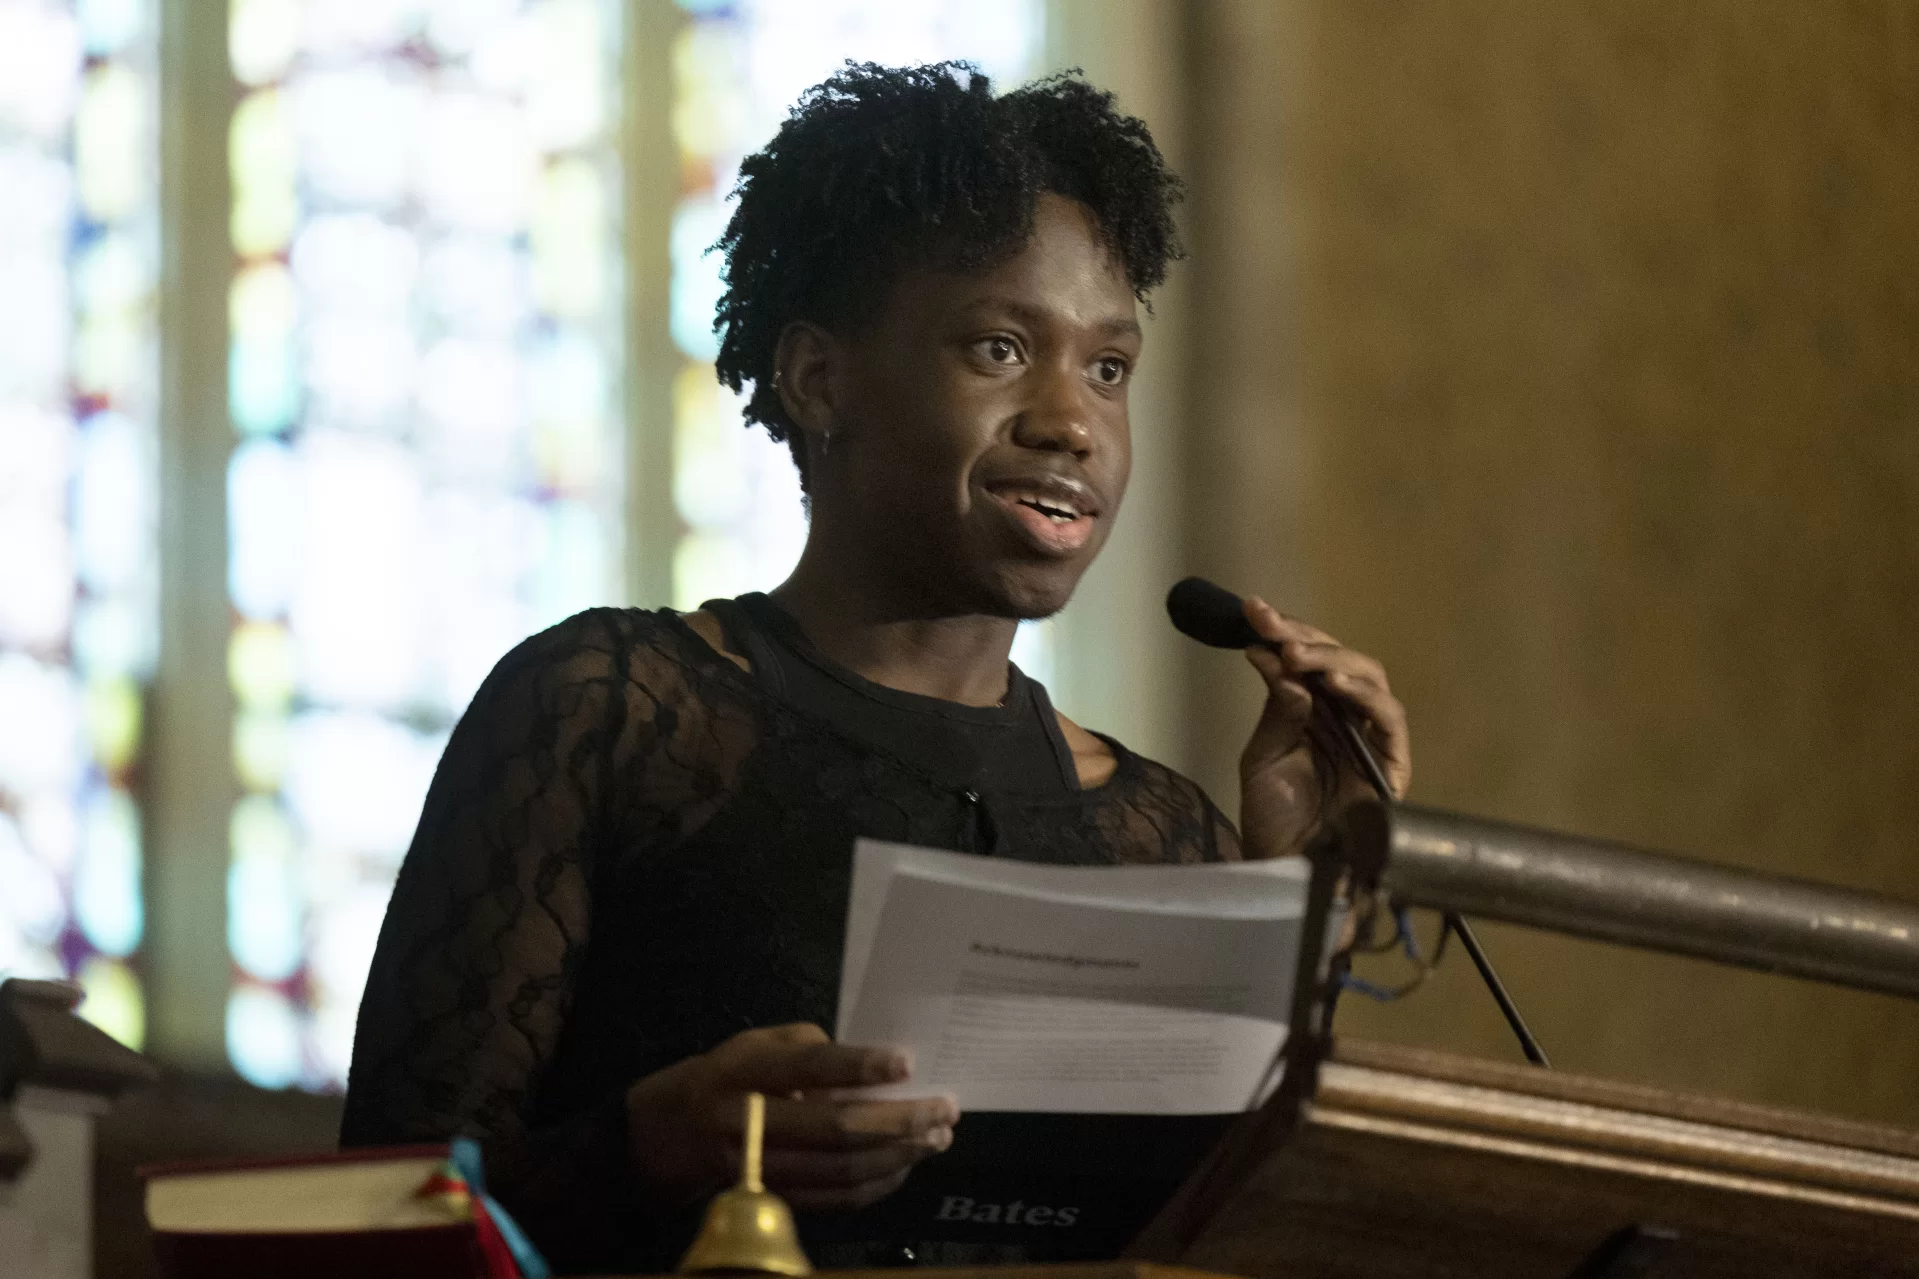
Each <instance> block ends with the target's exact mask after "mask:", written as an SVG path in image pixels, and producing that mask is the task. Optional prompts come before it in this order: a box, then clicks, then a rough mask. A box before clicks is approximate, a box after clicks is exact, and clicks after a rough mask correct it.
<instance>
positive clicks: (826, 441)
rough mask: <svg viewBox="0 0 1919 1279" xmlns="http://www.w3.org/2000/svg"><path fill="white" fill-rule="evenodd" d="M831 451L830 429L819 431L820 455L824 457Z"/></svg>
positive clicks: (831, 438)
mask: <svg viewBox="0 0 1919 1279" xmlns="http://www.w3.org/2000/svg"><path fill="white" fill-rule="evenodd" d="M832 451H833V433H832V432H831V431H822V432H820V456H821V457H825V456H826V455H827V454H828V453H831V452H832Z"/></svg>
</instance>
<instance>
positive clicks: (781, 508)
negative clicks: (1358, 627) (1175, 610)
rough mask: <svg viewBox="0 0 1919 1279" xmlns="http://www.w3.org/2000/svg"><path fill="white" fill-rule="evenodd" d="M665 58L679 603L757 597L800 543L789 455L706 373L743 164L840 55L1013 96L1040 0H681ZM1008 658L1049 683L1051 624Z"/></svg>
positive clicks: (1025, 630)
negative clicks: (979, 77) (966, 64)
mask: <svg viewBox="0 0 1919 1279" xmlns="http://www.w3.org/2000/svg"><path fill="white" fill-rule="evenodd" d="M681 8H682V9H684V10H685V11H686V18H687V20H686V22H685V23H684V24H683V26H682V27H681V29H680V32H679V35H678V37H677V43H676V44H675V47H674V50H673V77H674V105H673V132H674V137H675V140H676V142H677V144H678V150H679V157H680V175H679V176H680V200H679V205H678V208H677V210H676V212H675V214H674V219H673V229H672V244H671V250H672V261H673V289H672V332H673V340H674V343H675V344H676V345H677V346H678V348H679V351H680V355H681V357H682V364H681V367H680V371H679V374H678V376H677V378H676V380H675V382H674V386H673V459H674V461H673V466H674V476H673V495H674V503H675V505H676V507H677V508H678V511H679V516H680V520H681V523H682V526H683V532H682V535H681V537H680V542H679V546H678V548H677V549H676V551H675V553H674V560H673V595H674V604H675V606H676V607H679V608H696V607H698V606H699V604H700V602H701V601H702V600H706V599H712V598H715V597H718V596H728V595H737V594H739V593H740V592H742V591H751V590H765V589H767V588H768V587H771V586H774V585H777V584H778V583H779V582H780V581H781V580H782V579H784V578H785V576H786V575H787V573H788V572H790V571H791V570H792V567H793V565H794V564H795V563H797V562H798V560H799V554H800V547H801V546H802V544H803V543H804V542H805V540H806V519H805V516H804V514H803V513H802V510H801V507H800V489H799V479H798V477H797V475H796V474H795V472H794V470H793V463H792V460H791V458H790V456H789V455H788V453H787V451H786V446H785V445H782V444H775V443H773V442H772V441H771V440H770V439H768V438H767V436H766V434H765V432H763V431H761V430H759V429H758V428H754V429H752V430H747V429H745V428H744V427H743V426H742V423H741V418H740V405H739V402H738V400H737V398H736V397H735V396H733V395H732V394H731V393H730V392H728V391H726V390H724V389H723V388H722V387H721V386H720V385H719V383H718V381H717V380H716V379H715V377H714V374H713V360H714V357H715V356H716V355H717V354H718V349H719V348H718V341H717V339H716V338H715V336H714V333H713V327H712V326H713V305H714V303H715V302H716V301H717V300H718V298H719V295H720V290H721V284H720V262H719V258H718V255H716V254H710V253H708V252H707V251H706V250H707V248H708V246H710V245H711V244H712V243H713V242H714V241H715V240H717V239H719V237H720V232H721V231H722V230H723V229H724V228H725V225H726V219H727V217H728V214H729V211H730V206H729V205H728V203H727V195H728V193H729V192H730V191H731V190H732V188H733V184H734V182H735V181H736V180H737V178H738V175H739V164H740V160H741V158H742V157H744V156H745V155H747V154H749V153H750V152H752V151H754V150H755V149H757V148H758V147H759V146H761V145H762V144H763V143H765V142H766V141H767V139H769V138H771V137H772V136H773V132H774V130H775V129H777V128H778V127H779V123H780V121H781V120H782V119H783V118H784V117H785V114H786V112H787V110H788V108H790V107H791V106H792V105H793V103H794V101H795V100H797V99H798V97H799V95H800V94H801V93H802V92H804V91H805V90H806V89H807V88H808V87H809V86H811V85H814V84H817V83H818V82H819V81H821V80H823V79H825V78H826V77H827V76H828V75H831V74H832V73H833V72H834V71H835V70H837V69H838V68H839V67H840V66H841V65H842V64H844V63H845V62H846V61H847V60H848V59H849V58H850V59H854V60H857V61H871V62H881V63H888V64H901V63H913V62H935V61H940V60H944V59H949V58H953V59H963V60H966V61H970V62H973V63H976V64H977V65H978V66H979V67H980V69H981V70H982V71H984V72H985V73H986V74H987V75H989V76H991V77H992V79H993V81H994V84H995V85H996V86H997V87H999V88H1001V89H1004V88H1009V87H1011V86H1013V85H1016V84H1018V83H1019V82H1020V81H1022V80H1024V79H1026V78H1028V77H1029V76H1031V75H1032V74H1034V72H1035V71H1036V70H1037V68H1038V65H1039V60H1040V56H1041V52H1042V47H1041V42H1042V37H1043V34H1044V30H1043V27H1044V15H1045V5H1044V3H1043V0H735V2H730V3H729V2H719V3H711V2H701V0H682V3H681ZM1014 657H1015V660H1017V661H1018V662H1019V663H1020V665H1021V666H1022V667H1023V668H1024V669H1026V670H1028V671H1029V672H1031V673H1032V674H1034V675H1036V676H1037V677H1039V678H1040V679H1042V680H1044V679H1045V678H1047V676H1048V675H1049V674H1050V665H1051V663H1050V627H1047V626H1044V625H1041V626H1033V625H1028V626H1025V627H1022V628H1021V635H1020V642H1019V644H1018V646H1017V647H1016V648H1015V652H1014Z"/></svg>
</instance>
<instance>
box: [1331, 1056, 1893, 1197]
mask: <svg viewBox="0 0 1919 1279" xmlns="http://www.w3.org/2000/svg"><path fill="white" fill-rule="evenodd" d="M1308 1122H1310V1123H1312V1124H1314V1125H1317V1126H1320V1127H1326V1128H1340V1129H1344V1130H1347V1131H1354V1132H1372V1133H1376V1134H1380V1135H1384V1136H1394V1137H1399V1138H1403V1139H1406V1140H1411V1141H1420V1142H1425V1143H1429V1144H1437V1145H1446V1146H1452V1147H1457V1148H1461V1149H1478V1150H1485V1151H1490V1152H1497V1153H1501V1154H1507V1155H1511V1156H1515V1157H1519V1158H1526V1159H1535V1160H1544V1161H1548V1162H1555V1163H1561V1164H1570V1165H1579V1166H1584V1167H1589V1168H1604V1169H1609V1170H1612V1171H1618V1172H1625V1173H1630V1174H1633V1175H1636V1176H1641V1177H1649V1178H1655V1179H1665V1180H1669V1181H1683V1182H1690V1183H1693V1184H1698V1185H1711V1186H1717V1187H1719V1188H1722V1189H1727V1190H1736V1191H1740V1192H1743V1193H1747V1194H1753V1195H1761V1196H1774V1197H1783V1198H1788V1199H1795V1200H1799V1201H1801V1202H1806V1203H1820V1204H1825V1205H1827V1206H1829V1207H1834V1208H1841V1209H1845V1210H1849V1211H1854V1212H1867V1213H1877V1214H1883V1215H1890V1216H1897V1217H1906V1218H1910V1219H1912V1220H1914V1221H1916V1222H1919V1133H1913V1132H1910V1131H1906V1130H1903V1129H1897V1128H1887V1127H1882V1126H1879V1125H1875V1124H1865V1123H1856V1122H1852V1121H1848V1120H1840V1119H1829V1118H1825V1117H1822V1116H1818V1115H1808V1114H1801V1113H1796V1112H1793V1111H1784V1110H1774V1109H1772V1108H1769V1107H1763V1106H1753V1105H1746V1104H1743V1103H1738V1102H1730V1101H1722V1100H1719V1099H1716V1098H1709V1097H1696V1096H1688V1095H1686V1094H1682V1093H1673V1092H1667V1091H1665V1090H1663V1089H1658V1088H1649V1087H1644V1086H1639V1085H1633V1084H1625V1083H1617V1082H1613V1081H1610V1080H1601V1079H1591V1078H1581V1077H1579V1076H1572V1075H1562V1074H1557V1073H1548V1072H1545V1071H1539V1070H1534V1069H1531V1068H1525V1067H1512V1066H1503V1065H1500V1064H1498V1063H1494V1062H1482V1061H1475V1060H1472V1059H1469V1058H1463V1057H1454V1056H1451V1055H1449V1054H1446V1053H1438V1052H1432V1051H1429V1050H1425V1049H1418V1048H1401V1047H1396V1046H1393V1045H1387V1044H1374V1043H1363V1042H1356V1041H1347V1040H1340V1041H1336V1042H1335V1044H1334V1047H1333V1051H1332V1053H1331V1055H1330V1056H1329V1057H1328V1059H1327V1060H1326V1061H1325V1062H1323V1063H1322V1064H1321V1066H1320V1070H1319V1089H1318V1092H1317V1093H1316V1094H1315V1096H1314V1097H1313V1099H1312V1101H1311V1102H1310V1115H1309V1118H1308Z"/></svg>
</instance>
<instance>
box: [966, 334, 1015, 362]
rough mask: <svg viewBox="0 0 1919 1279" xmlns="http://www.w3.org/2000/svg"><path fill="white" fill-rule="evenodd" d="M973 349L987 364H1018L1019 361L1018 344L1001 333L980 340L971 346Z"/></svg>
mask: <svg viewBox="0 0 1919 1279" xmlns="http://www.w3.org/2000/svg"><path fill="white" fill-rule="evenodd" d="M973 349H974V350H976V351H978V352H979V353H980V356H981V358H983V359H984V360H985V361H986V362H987V363H988V364H1018V363H1019V360H1020V350H1019V343H1018V342H1015V341H1014V340H1013V339H1012V338H1009V337H1007V336H1006V335H1005V334H1003V333H1001V334H995V335H994V336H992V337H989V338H981V339H980V340H979V341H978V342H975V343H974V344H973Z"/></svg>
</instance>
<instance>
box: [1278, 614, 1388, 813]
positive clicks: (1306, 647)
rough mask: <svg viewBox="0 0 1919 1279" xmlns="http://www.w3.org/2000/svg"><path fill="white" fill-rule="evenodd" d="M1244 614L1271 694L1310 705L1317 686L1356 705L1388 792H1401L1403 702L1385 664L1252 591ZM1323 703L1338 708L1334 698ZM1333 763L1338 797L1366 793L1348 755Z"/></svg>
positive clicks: (1366, 787)
mask: <svg viewBox="0 0 1919 1279" xmlns="http://www.w3.org/2000/svg"><path fill="white" fill-rule="evenodd" d="M1245 616H1246V621H1247V624H1248V625H1250V626H1251V627H1252V629H1253V631H1254V632H1255V633H1256V634H1257V635H1258V636H1259V637H1260V638H1261V639H1262V640H1265V641H1266V643H1267V645H1268V646H1269V647H1264V648H1253V649H1248V650H1247V657H1248V660H1250V661H1251V662H1252V664H1253V667H1254V669H1256V670H1258V671H1259V673H1260V675H1261V676H1262V677H1263V678H1264V679H1265V680H1266V684H1267V688H1268V690H1269V692H1270V693H1271V694H1272V696H1273V697H1274V698H1275V699H1278V698H1281V697H1282V696H1283V697H1284V698H1285V699H1286V700H1287V701H1288V703H1289V704H1291V705H1293V706H1297V703H1298V701H1299V697H1300V695H1301V694H1304V695H1305V696H1306V699H1307V705H1308V707H1309V708H1310V705H1311V701H1312V698H1313V697H1314V695H1315V694H1316V693H1317V692H1320V691H1322V690H1323V692H1324V693H1326V694H1330V695H1331V698H1332V699H1333V700H1334V702H1335V703H1345V704H1347V705H1348V706H1350V707H1352V708H1356V709H1357V710H1358V711H1359V712H1360V713H1361V715H1362V716H1363V718H1364V721H1365V722H1364V726H1363V731H1364V732H1365V734H1366V738H1367V740H1368V742H1369V744H1370V745H1371V746H1372V747H1373V750H1374V752H1375V753H1376V755H1377V756H1378V757H1379V762H1380V766H1381V767H1382V768H1383V769H1384V771H1385V773H1386V778H1387V780H1388V781H1389V782H1391V783H1392V789H1393V793H1394V794H1395V795H1396V796H1397V795H1404V794H1405V793H1406V789H1407V787H1408V786H1409V785H1410V784H1411V782H1412V773H1413V763H1412V740H1411V735H1410V733H1409V731H1408V728H1407V721H1406V708H1405V706H1404V705H1402V704H1401V703H1400V701H1399V699H1398V698H1397V697H1395V696H1394V695H1393V691H1392V685H1391V683H1390V681H1389V680H1388V679H1387V676H1386V668H1385V667H1384V666H1383V665H1381V664H1380V663H1379V661H1378V660H1377V659H1375V658H1372V657H1369V656H1367V655H1366V654H1364V653H1359V652H1355V651H1354V650H1352V649H1350V648H1347V647H1346V646H1345V645H1343V644H1341V643H1340V642H1339V641H1338V640H1336V639H1334V638H1333V637H1332V636H1331V635H1328V634H1327V633H1326V632H1325V631H1322V630H1320V629H1319V628H1318V627H1315V626H1311V625H1308V624H1307V623H1305V622H1302V621H1299V620H1298V619H1297V618H1290V617H1287V616H1285V615H1284V614H1283V613H1281V612H1279V610H1277V609H1275V608H1274V607H1273V606H1272V605H1270V604H1268V603H1267V602H1266V601H1265V600H1262V599H1259V598H1258V597H1256V596H1255V597H1250V598H1248V599H1247V600H1246V602H1245ZM1315 682H1318V683H1320V684H1321V690H1315V689H1314V688H1313V684H1314V683H1315ZM1282 688H1284V689H1285V691H1284V692H1283V693H1282ZM1329 709H1330V710H1332V711H1333V712H1334V713H1341V712H1342V707H1340V706H1339V705H1337V704H1336V705H1334V706H1332V707H1331V708H1329ZM1348 713H1349V712H1348ZM1339 767H1340V773H1341V775H1340V778H1339V780H1338V783H1337V791H1338V793H1339V794H1340V795H1341V796H1342V797H1359V796H1363V795H1370V794H1371V793H1372V790H1371V787H1370V785H1369V784H1368V783H1367V781H1366V778H1365V777H1364V775H1363V774H1362V773H1361V772H1360V771H1359V769H1358V768H1357V767H1356V766H1355V764H1354V762H1353V761H1351V760H1347V759H1344V758H1343V757H1342V758H1341V759H1340V763H1339Z"/></svg>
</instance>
